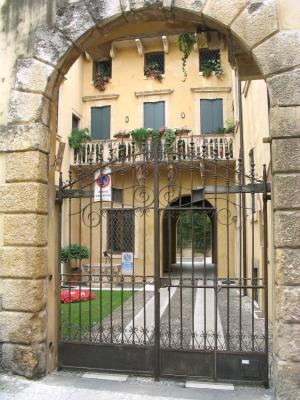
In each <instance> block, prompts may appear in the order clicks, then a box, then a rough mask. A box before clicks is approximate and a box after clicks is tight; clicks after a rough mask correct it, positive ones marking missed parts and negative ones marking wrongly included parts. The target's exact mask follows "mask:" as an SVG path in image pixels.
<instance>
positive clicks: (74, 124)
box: [72, 114, 80, 130]
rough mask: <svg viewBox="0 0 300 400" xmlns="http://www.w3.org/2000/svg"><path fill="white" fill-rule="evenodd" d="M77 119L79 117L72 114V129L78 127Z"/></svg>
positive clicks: (78, 119)
mask: <svg viewBox="0 0 300 400" xmlns="http://www.w3.org/2000/svg"><path fill="white" fill-rule="evenodd" d="M79 121H80V118H78V117H77V115H75V114H72V130H73V129H78V128H79Z"/></svg>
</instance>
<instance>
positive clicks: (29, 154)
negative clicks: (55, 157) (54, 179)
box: [6, 151, 48, 183]
mask: <svg viewBox="0 0 300 400" xmlns="http://www.w3.org/2000/svg"><path fill="white" fill-rule="evenodd" d="M35 181H36V182H44V183H47V181H48V157H47V155H46V154H44V153H42V152H40V151H26V152H19V153H18V152H14V153H9V154H8V155H7V159H6V182H35Z"/></svg>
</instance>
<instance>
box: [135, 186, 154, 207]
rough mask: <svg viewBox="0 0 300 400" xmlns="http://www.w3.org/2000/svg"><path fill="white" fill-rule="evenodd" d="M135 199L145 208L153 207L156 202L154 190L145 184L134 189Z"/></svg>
mask: <svg viewBox="0 0 300 400" xmlns="http://www.w3.org/2000/svg"><path fill="white" fill-rule="evenodd" d="M134 200H135V202H136V203H137V204H141V205H142V206H143V207H144V208H145V207H151V206H152V204H153V202H154V192H153V190H152V189H150V188H146V187H145V186H138V187H137V188H136V189H135V191H134Z"/></svg>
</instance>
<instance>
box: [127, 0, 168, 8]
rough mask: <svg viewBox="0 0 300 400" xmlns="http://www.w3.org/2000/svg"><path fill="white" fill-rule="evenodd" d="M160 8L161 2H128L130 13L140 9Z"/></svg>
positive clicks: (147, 0)
mask: <svg viewBox="0 0 300 400" xmlns="http://www.w3.org/2000/svg"><path fill="white" fill-rule="evenodd" d="M162 6H163V1H162V0H129V9H130V10H131V11H134V10H139V9H142V8H155V7H162Z"/></svg>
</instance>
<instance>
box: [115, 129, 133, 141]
mask: <svg viewBox="0 0 300 400" xmlns="http://www.w3.org/2000/svg"><path fill="white" fill-rule="evenodd" d="M129 137H130V132H127V131H125V130H124V131H119V132H116V133H115V134H114V138H115V139H129Z"/></svg>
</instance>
